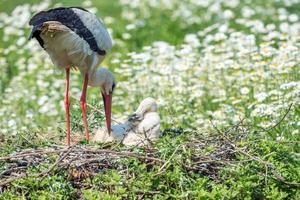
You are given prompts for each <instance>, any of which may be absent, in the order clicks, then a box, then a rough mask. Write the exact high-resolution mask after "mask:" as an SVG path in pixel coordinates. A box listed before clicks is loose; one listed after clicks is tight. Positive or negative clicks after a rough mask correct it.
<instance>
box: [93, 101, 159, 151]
mask: <svg viewBox="0 0 300 200" xmlns="http://www.w3.org/2000/svg"><path fill="white" fill-rule="evenodd" d="M160 135H161V132H160V117H159V114H158V112H157V103H156V101H155V99H153V98H151V97H147V98H145V99H144V100H143V101H142V102H141V103H140V105H139V107H138V108H137V110H136V111H135V112H134V113H133V114H132V115H130V116H129V118H128V119H127V120H126V121H125V122H124V123H123V124H118V125H113V126H112V129H111V135H109V134H108V132H107V131H106V130H105V129H100V130H98V131H97V133H96V134H95V136H94V138H93V141H95V142H101V143H105V142H112V141H116V142H119V143H122V144H124V145H135V146H143V145H147V144H149V143H150V142H152V141H154V140H155V139H157V138H158V137H159V136H160Z"/></svg>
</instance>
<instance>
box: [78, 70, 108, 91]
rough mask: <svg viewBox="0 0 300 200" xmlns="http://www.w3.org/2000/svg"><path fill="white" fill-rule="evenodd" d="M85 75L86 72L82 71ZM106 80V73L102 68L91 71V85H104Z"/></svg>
mask: <svg viewBox="0 0 300 200" xmlns="http://www.w3.org/2000/svg"><path fill="white" fill-rule="evenodd" d="M81 74H82V75H83V76H84V73H81ZM105 81H106V75H105V74H104V73H102V70H101V68H99V69H97V70H95V71H92V72H89V83H88V85H89V86H92V87H98V86H102V85H104V83H105Z"/></svg>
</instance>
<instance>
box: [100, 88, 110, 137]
mask: <svg viewBox="0 0 300 200" xmlns="http://www.w3.org/2000/svg"><path fill="white" fill-rule="evenodd" d="M102 97H103V103H104V109H105V118H106V127H107V131H108V133H109V134H110V132H111V101H112V94H108V95H107V94H103V93H102Z"/></svg>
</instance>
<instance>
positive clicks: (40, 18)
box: [29, 7, 106, 55]
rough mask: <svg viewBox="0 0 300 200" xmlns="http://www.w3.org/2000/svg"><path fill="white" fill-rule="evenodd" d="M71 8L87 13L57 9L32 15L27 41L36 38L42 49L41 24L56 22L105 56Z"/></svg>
mask: <svg viewBox="0 0 300 200" xmlns="http://www.w3.org/2000/svg"><path fill="white" fill-rule="evenodd" d="M72 8H77V9H81V10H83V11H86V12H88V11H87V10H85V9H83V8H80V7H68V8H66V7H59V8H54V9H50V10H48V11H42V12H39V13H37V14H36V15H34V16H33V17H32V18H31V19H30V21H29V25H33V29H32V31H31V34H30V36H29V39H31V38H36V39H37V40H38V41H39V43H40V45H41V46H42V47H43V44H44V42H43V40H42V38H41V37H40V32H41V31H40V30H41V28H42V26H43V23H44V22H47V21H58V22H60V23H62V24H63V25H65V26H66V27H68V28H69V29H71V30H72V31H74V32H75V33H76V34H77V35H79V36H80V37H81V38H83V39H84V40H86V42H87V43H88V44H89V46H90V48H91V49H92V50H93V51H95V52H97V53H98V54H100V55H105V54H106V52H105V51H104V50H101V49H100V48H99V47H98V45H97V41H96V39H95V37H94V35H93V33H92V32H91V31H90V30H89V29H88V28H87V27H86V26H85V25H84V23H83V22H82V21H81V19H80V17H79V16H78V15H77V14H76V13H75V12H74V11H73V10H72Z"/></svg>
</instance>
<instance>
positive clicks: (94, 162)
mask: <svg viewBox="0 0 300 200" xmlns="http://www.w3.org/2000/svg"><path fill="white" fill-rule="evenodd" d="M216 130H217V133H216V134H211V135H204V134H199V133H196V132H195V133H193V132H189V134H190V135H189V136H191V137H189V139H188V140H185V141H184V142H182V143H180V144H178V146H176V147H174V148H172V149H173V153H171V155H169V156H168V157H167V158H166V157H164V159H162V157H163V156H162V155H161V154H160V151H159V149H158V148H159V147H153V146H147V147H143V148H138V149H137V148H132V149H127V150H114V149H113V148H111V147H110V146H107V147H106V148H104V149H99V148H95V147H92V146H83V145H74V146H71V147H68V148H67V147H62V146H52V147H47V148H41V149H29V150H28V149H27V150H22V151H20V152H16V153H13V154H11V155H8V156H5V157H0V162H2V163H3V164H4V166H5V167H6V168H5V170H4V171H2V172H0V179H1V181H0V191H4V190H5V189H6V188H7V187H9V184H10V183H11V182H13V181H15V180H18V179H21V178H26V177H36V178H43V177H47V176H49V175H51V174H52V173H59V172H61V171H62V170H63V171H65V172H67V178H68V180H69V181H71V182H72V183H73V185H75V186H77V187H84V186H83V185H82V184H83V183H82V182H83V181H82V180H84V179H86V178H89V177H93V176H95V175H97V174H99V173H105V172H106V171H108V170H110V169H115V170H118V171H119V172H120V173H121V174H122V173H124V174H126V169H128V166H126V164H125V162H122V161H124V159H128V158H131V159H137V160H139V162H142V163H144V164H146V165H147V169H153V168H154V167H155V171H157V175H159V174H161V173H163V172H164V171H166V170H167V169H169V168H170V167H172V165H173V166H174V165H179V166H181V167H182V169H183V170H185V171H186V173H187V174H189V173H191V172H192V173H197V174H200V175H203V176H207V177H209V178H210V179H211V180H213V181H220V178H219V172H220V170H221V169H223V168H224V166H229V167H231V166H232V167H234V166H237V165H240V164H241V163H243V162H249V161H253V162H257V163H258V164H260V165H262V166H264V167H265V168H266V170H268V171H269V172H270V174H271V175H272V178H274V179H277V180H278V181H281V182H283V183H286V184H291V185H294V184H298V183H289V182H287V181H286V180H285V179H284V178H283V177H282V176H281V175H280V174H279V173H278V171H276V169H275V167H274V166H273V165H272V164H271V163H269V162H267V161H264V160H263V159H261V158H259V157H256V156H252V155H251V154H250V153H249V152H248V150H247V148H245V147H240V146H239V145H238V143H239V141H242V140H243V141H245V140H246V139H247V138H246V137H247V135H248V129H247V126H244V125H243V124H242V122H241V123H240V124H238V125H236V126H233V127H231V128H229V129H227V130H222V131H220V130H218V129H216ZM170 134H172V137H177V136H176V135H183V134H185V133H184V131H183V130H178V129H171V130H165V131H164V133H163V135H170ZM207 147H211V148H210V149H213V150H211V151H209V152H205V151H204V150H205V149H206V148H207ZM184 151H185V152H186V151H189V152H192V154H191V155H190V156H186V155H185V156H182V159H178V157H176V156H177V155H181V154H184ZM137 152H139V153H137ZM238 155H240V156H238ZM41 163H46V164H48V165H45V166H48V168H47V169H45V170H43V171H41V172H39V173H36V174H32V173H28V169H29V168H32V167H37V166H39V165H40V164H41ZM157 169H158V170H157Z"/></svg>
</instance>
